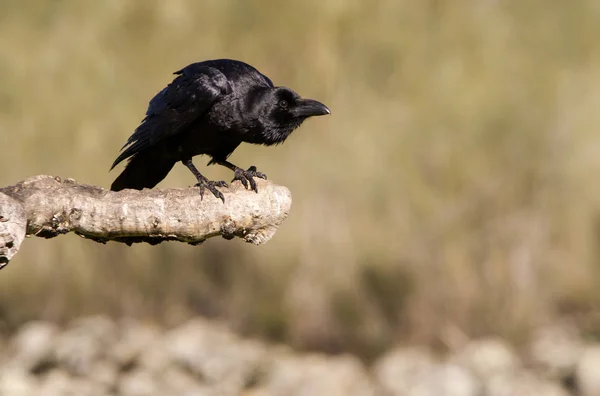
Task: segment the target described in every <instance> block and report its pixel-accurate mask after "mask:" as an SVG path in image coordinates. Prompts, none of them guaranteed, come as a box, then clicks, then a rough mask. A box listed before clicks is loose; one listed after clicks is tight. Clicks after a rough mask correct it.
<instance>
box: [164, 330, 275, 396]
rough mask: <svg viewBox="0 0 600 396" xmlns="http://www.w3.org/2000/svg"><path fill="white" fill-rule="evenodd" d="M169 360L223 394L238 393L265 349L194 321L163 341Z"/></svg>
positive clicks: (263, 354)
mask: <svg viewBox="0 0 600 396" xmlns="http://www.w3.org/2000/svg"><path fill="white" fill-rule="evenodd" d="M164 342H165V348H166V351H167V354H168V357H169V358H170V359H171V360H172V361H173V362H174V363H175V364H177V365H179V366H181V367H185V368H187V369H188V370H190V371H191V372H192V373H194V375H195V376H196V377H198V378H200V379H202V380H203V382H204V383H206V384H208V385H214V386H215V387H217V388H218V389H219V390H220V391H221V392H222V393H224V394H226V393H227V394H229V393H230V392H233V393H232V394H236V393H238V392H239V391H240V390H241V389H243V388H244V386H245V384H246V383H247V382H248V380H249V379H250V378H251V376H252V375H253V373H254V372H255V370H256V367H257V366H258V365H260V364H261V362H262V361H263V359H264V356H265V353H266V348H265V347H264V346H262V345H261V344H259V343H255V342H251V341H242V340H241V339H239V338H238V337H237V336H235V335H234V334H233V333H231V332H230V331H229V330H227V329H226V328H225V327H224V326H220V325H218V324H215V323H211V322H209V321H206V320H203V319H193V320H191V321H189V322H187V323H186V324H184V325H182V326H180V327H178V328H176V329H174V330H172V331H170V332H169V333H167V334H166V335H165V338H164Z"/></svg>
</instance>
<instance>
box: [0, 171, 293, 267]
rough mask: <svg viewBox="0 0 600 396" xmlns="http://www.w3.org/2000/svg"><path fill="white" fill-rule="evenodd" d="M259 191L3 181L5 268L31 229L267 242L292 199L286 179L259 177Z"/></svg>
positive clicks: (0, 240)
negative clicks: (276, 181) (117, 188)
mask: <svg viewBox="0 0 600 396" xmlns="http://www.w3.org/2000/svg"><path fill="white" fill-rule="evenodd" d="M256 182H257V185H258V191H259V192H258V193H255V192H253V191H249V190H246V189H245V188H244V187H243V186H242V185H241V183H237V182H236V183H233V184H232V185H231V186H230V187H229V188H227V189H225V188H223V189H220V191H221V192H223V194H224V195H225V203H222V202H221V200H219V199H217V198H215V197H214V196H213V195H212V194H210V192H207V193H205V195H204V199H202V198H201V197H200V194H199V192H198V189H197V188H175V189H151V190H148V189H145V190H142V191H138V190H123V191H118V192H114V191H109V190H106V189H103V188H101V187H96V186H91V185H86V184H79V183H77V182H76V181H74V180H73V179H62V180H61V179H60V178H59V177H52V176H46V175H40V176H34V177H31V178H29V179H27V180H24V181H22V182H19V183H17V184H15V185H13V186H8V187H4V188H0V268H2V267H3V266H5V265H6V264H7V263H8V261H10V259H11V258H12V257H13V256H14V254H15V253H16V252H17V251H18V250H19V247H20V245H21V243H22V241H23V238H24V237H25V235H27V236H29V235H35V236H38V237H43V238H52V237H55V236H58V235H61V234H66V233H68V232H74V233H76V234H78V235H80V236H82V237H84V238H89V239H92V240H94V241H96V242H101V243H106V242H108V241H117V242H123V243H127V244H128V245H131V244H132V243H135V242H147V243H150V244H152V245H155V244H158V243H160V242H163V241H168V240H176V241H181V242H186V243H189V244H193V245H197V244H200V243H202V242H204V241H205V240H206V239H208V238H210V237H214V236H218V235H221V236H222V237H223V238H226V239H232V238H234V237H239V238H242V239H244V240H245V241H246V242H250V243H253V244H256V245H259V244H261V243H265V242H267V241H268V240H269V239H271V237H273V235H274V234H275V231H276V230H277V228H278V226H279V225H280V224H281V223H282V222H283V221H284V220H285V219H286V217H287V215H288V213H289V211H290V207H291V204H292V196H291V193H290V191H289V190H288V189H287V188H286V187H283V186H278V185H275V184H273V183H271V182H268V181H265V180H261V179H256Z"/></svg>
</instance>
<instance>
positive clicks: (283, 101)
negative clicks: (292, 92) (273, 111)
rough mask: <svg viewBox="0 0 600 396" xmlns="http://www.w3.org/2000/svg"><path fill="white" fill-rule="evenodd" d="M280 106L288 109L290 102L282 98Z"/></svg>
mask: <svg viewBox="0 0 600 396" xmlns="http://www.w3.org/2000/svg"><path fill="white" fill-rule="evenodd" d="M279 107H281V108H282V109H287V108H288V102H287V101H286V100H280V101H279Z"/></svg>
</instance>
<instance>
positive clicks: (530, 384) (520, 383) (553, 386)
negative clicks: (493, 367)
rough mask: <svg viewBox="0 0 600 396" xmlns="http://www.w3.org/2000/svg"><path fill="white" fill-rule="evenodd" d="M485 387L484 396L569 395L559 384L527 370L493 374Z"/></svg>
mask: <svg viewBox="0 0 600 396" xmlns="http://www.w3.org/2000/svg"><path fill="white" fill-rule="evenodd" d="M485 389H486V393H485V395H486V396H569V393H568V392H567V391H566V390H565V389H564V388H563V387H561V386H560V385H559V384H557V383H555V382H552V381H550V380H547V379H542V378H539V377H536V376H535V375H534V374H532V373H530V372H527V371H525V372H518V373H507V374H499V375H495V376H493V377H491V378H490V379H489V381H488V382H487V383H486V387H485Z"/></svg>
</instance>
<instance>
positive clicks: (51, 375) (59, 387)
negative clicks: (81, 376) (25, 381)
mask: <svg viewBox="0 0 600 396" xmlns="http://www.w3.org/2000/svg"><path fill="white" fill-rule="evenodd" d="M70 387H71V376H70V375H69V374H68V373H67V372H66V371H64V370H60V369H53V370H51V371H49V372H48V373H47V374H45V375H44V376H43V379H42V380H41V385H40V388H39V394H40V395H47V396H61V395H68V394H69V393H70Z"/></svg>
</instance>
